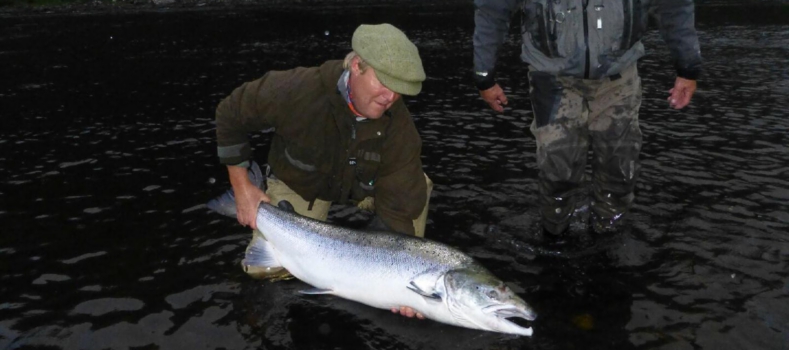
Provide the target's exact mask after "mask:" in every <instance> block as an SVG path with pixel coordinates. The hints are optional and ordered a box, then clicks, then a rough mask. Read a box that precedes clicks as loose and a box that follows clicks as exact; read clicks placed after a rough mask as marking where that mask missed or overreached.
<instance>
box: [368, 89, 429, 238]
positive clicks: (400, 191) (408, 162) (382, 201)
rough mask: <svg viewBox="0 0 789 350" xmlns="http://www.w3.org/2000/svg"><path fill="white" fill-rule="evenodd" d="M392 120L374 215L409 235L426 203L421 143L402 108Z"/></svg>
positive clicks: (385, 144) (394, 114)
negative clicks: (414, 221)
mask: <svg viewBox="0 0 789 350" xmlns="http://www.w3.org/2000/svg"><path fill="white" fill-rule="evenodd" d="M393 109H394V108H393ZM393 118H394V120H393V121H392V124H393V125H392V126H393V127H390V128H389V129H390V130H389V132H388V135H387V139H386V141H385V142H384V145H383V150H382V164H381V168H380V170H379V175H378V179H377V183H376V185H375V213H376V215H378V216H379V217H380V218H381V219H382V220H383V221H384V223H385V224H386V225H387V226H388V227H389V228H391V229H392V230H394V231H396V232H400V233H405V234H410V235H413V234H414V223H413V220H415V219H416V218H417V217H419V215H420V214H421V213H422V209H423V208H424V207H425V203H426V202H427V183H426V182H425V175H424V172H423V171H422V160H421V159H420V155H421V152H422V140H421V138H420V137H419V133H418V132H417V131H416V126H414V122H413V120H412V119H411V116H410V114H408V110H407V109H406V108H405V105H403V106H402V108H401V109H400V113H397V112H394V113H393Z"/></svg>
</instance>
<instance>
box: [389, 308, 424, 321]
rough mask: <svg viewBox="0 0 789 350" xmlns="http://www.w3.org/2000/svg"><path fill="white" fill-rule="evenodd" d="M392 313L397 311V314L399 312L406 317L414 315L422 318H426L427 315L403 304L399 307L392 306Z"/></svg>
mask: <svg viewBox="0 0 789 350" xmlns="http://www.w3.org/2000/svg"><path fill="white" fill-rule="evenodd" d="M392 313H395V314H398V313H399V314H401V315H403V316H405V317H414V316H416V318H418V319H420V320H424V319H425V316H423V315H422V314H420V313H418V312H416V311H414V309H412V308H410V307H408V306H401V307H400V308H399V309H398V308H396V307H393V308H392Z"/></svg>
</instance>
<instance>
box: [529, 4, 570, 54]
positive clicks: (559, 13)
mask: <svg viewBox="0 0 789 350" xmlns="http://www.w3.org/2000/svg"><path fill="white" fill-rule="evenodd" d="M566 6H567V4H564V3H563V2H561V1H559V2H558V3H557V2H556V1H527V2H524V4H523V6H522V7H521V31H522V33H521V34H522V35H524V36H525V35H526V34H528V37H529V38H530V40H531V44H532V45H533V46H534V47H535V48H537V49H538V50H539V51H540V52H541V53H542V54H543V55H545V56H547V57H549V58H559V57H562V58H563V57H567V56H569V55H571V54H572V52H573V50H574V49H575V46H576V42H575V41H576V40H575V30H577V29H578V26H579V24H578V23H575V22H577V21H578V16H577V13H579V12H578V11H579V10H580V9H579V8H577V7H572V8H566Z"/></svg>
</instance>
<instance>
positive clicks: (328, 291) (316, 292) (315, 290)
mask: <svg viewBox="0 0 789 350" xmlns="http://www.w3.org/2000/svg"><path fill="white" fill-rule="evenodd" d="M299 293H301V294H308V295H320V294H334V291H333V290H331V289H325V288H310V289H305V290H300V291H299Z"/></svg>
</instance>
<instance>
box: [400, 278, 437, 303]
mask: <svg viewBox="0 0 789 350" xmlns="http://www.w3.org/2000/svg"><path fill="white" fill-rule="evenodd" d="M407 288H408V289H410V290H412V291H413V292H414V293H416V294H419V295H421V296H423V297H425V298H429V299H433V300H441V296H440V295H438V293H435V292H432V291H431V292H428V291H425V290H423V289H422V288H419V286H417V285H416V283H414V281H411V284H410V285H408V286H407Z"/></svg>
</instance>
